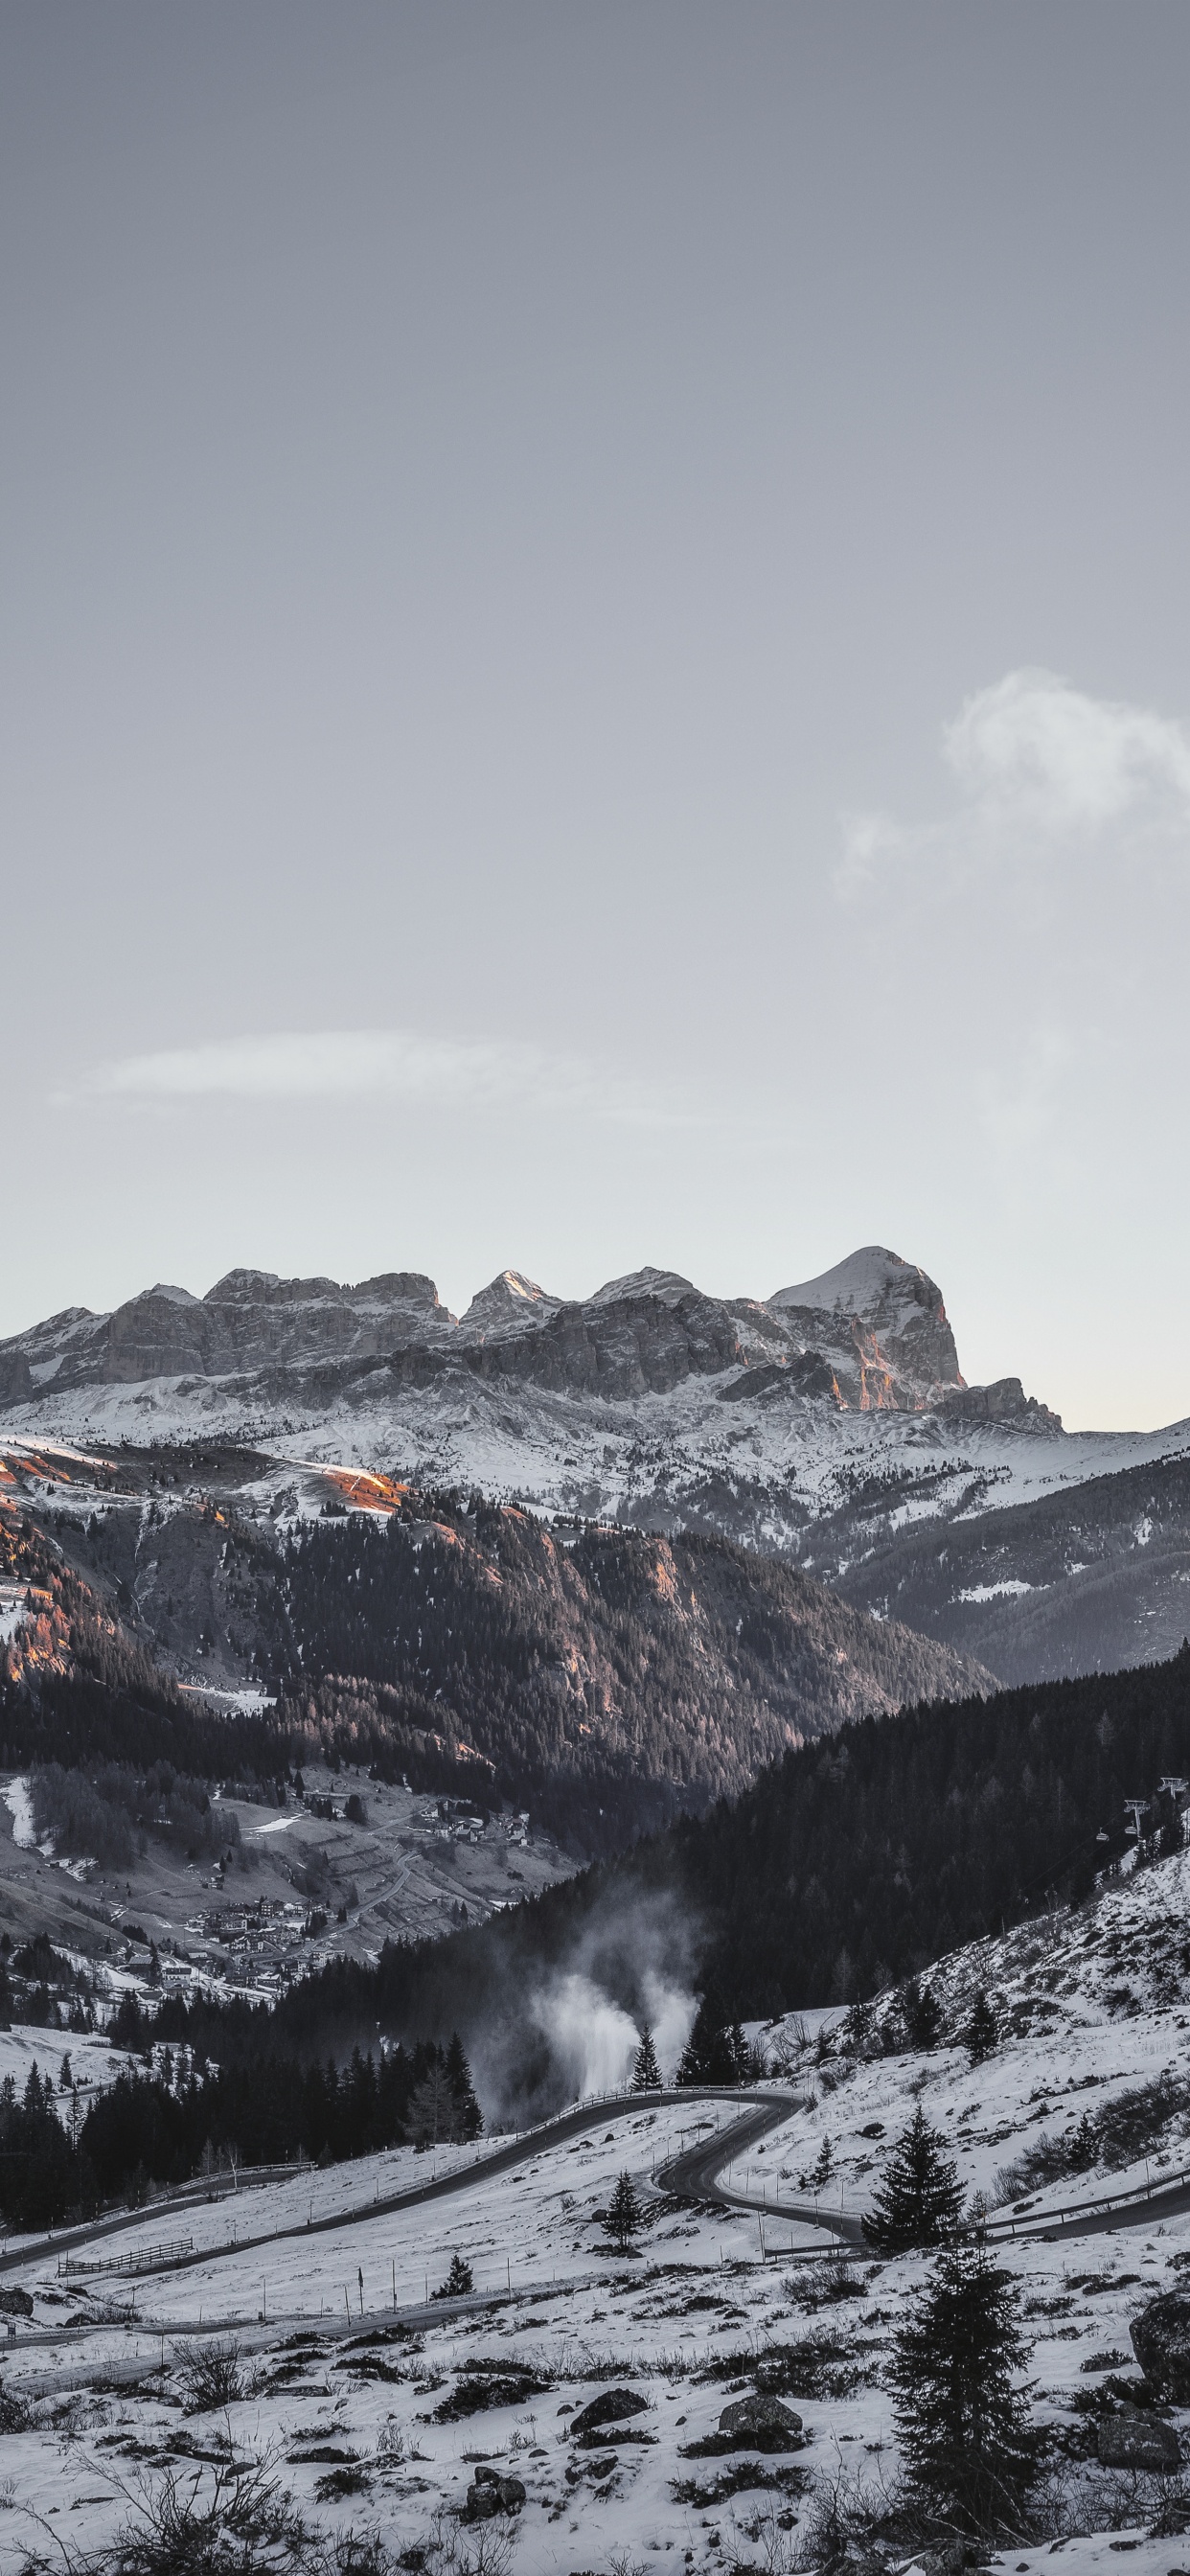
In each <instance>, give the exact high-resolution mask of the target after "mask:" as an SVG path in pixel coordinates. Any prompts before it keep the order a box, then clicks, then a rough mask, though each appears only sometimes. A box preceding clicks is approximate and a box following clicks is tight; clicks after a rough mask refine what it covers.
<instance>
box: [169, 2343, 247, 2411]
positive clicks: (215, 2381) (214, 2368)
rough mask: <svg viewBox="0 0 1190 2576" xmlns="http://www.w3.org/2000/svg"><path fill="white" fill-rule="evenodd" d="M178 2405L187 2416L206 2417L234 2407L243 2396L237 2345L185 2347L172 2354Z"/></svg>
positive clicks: (193, 2345)
mask: <svg viewBox="0 0 1190 2576" xmlns="http://www.w3.org/2000/svg"><path fill="white" fill-rule="evenodd" d="M175 2368H176V2370H177V2376H178V2387H179V2390H180V2392H181V2397H182V2404H183V2406H184V2407H185V2409H186V2413H187V2414H188V2415H210V2414H213V2413H214V2411H215V2409H216V2407H220V2406H234V2405H235V2404H236V2403H237V2401H238V2400H239V2399H240V2398H241V2397H242V2396H243V2394H244V2382H243V2378H242V2375H241V2372H240V2347H239V2345H238V2343H235V2342H232V2341H228V2342H224V2343H207V2344H202V2343H200V2344H187V2345H185V2347H184V2348H183V2349H182V2350H181V2351H179V2352H176V2353H175Z"/></svg>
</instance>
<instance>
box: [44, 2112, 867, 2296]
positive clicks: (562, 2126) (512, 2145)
mask: <svg viewBox="0 0 1190 2576" xmlns="http://www.w3.org/2000/svg"><path fill="white" fill-rule="evenodd" d="M700 2102H729V2103H731V2105H732V2107H733V2108H736V2107H738V2106H740V2105H741V2104H748V2105H750V2106H751V2109H750V2115H749V2116H747V2117H745V2118H744V2119H743V2120H736V2121H733V2122H732V2123H731V2124H730V2126H728V2127H727V2128H724V2129H721V2130H719V2131H718V2132H717V2133H716V2135H715V2137H714V2139H713V2140H709V2141H707V2142H706V2144H705V2145H704V2146H703V2147H702V2148H701V2149H699V2148H695V2149H693V2150H692V2151H691V2156H692V2158H693V2166H694V2169H695V2170H696V2171H698V2172H700V2173H701V2172H702V2171H703V2169H704V2168H705V2167H708V2166H710V2165H713V2167H714V2171H715V2172H718V2171H720V2170H721V2169H722V2167H723V2166H724V2165H725V2164H728V2163H730V2162H731V2160H732V2158H733V2157H735V2156H736V2155H738V2154H739V2152H740V2149H741V2147H743V2146H745V2145H748V2144H749V2143H750V2142H751V2139H752V2137H753V2136H761V2135H763V2133H764V2131H765V2130H767V2129H771V2128H773V2127H775V2126H776V2125H777V2123H778V2122H779V2121H781V2120H787V2119H788V2118H789V2115H790V2113H791V2111H794V2110H796V2109H797V2108H798V2100H797V2097H796V2096H791V2095H790V2094H788V2093H786V2094H779V2095H778V2094H772V2093H759V2092H752V2093H748V2092H745V2093H741V2092H739V2091H738V2090H736V2089H735V2088H734V2087H732V2086H728V2085H699V2086H698V2087H694V2086H690V2087H684V2088H683V2089H682V2090H681V2091H677V2090H673V2089H667V2090H665V2091H662V2092H656V2093H629V2094H624V2095H620V2096H618V2097H617V2098H616V2099H615V2100H614V2101H611V2102H580V2103H578V2104H576V2106H575V2108H574V2110H573V2111H563V2112H562V2113H561V2114H560V2116H559V2117H558V2118H557V2119H556V2120H551V2121H550V2122H549V2123H548V2125H547V2126H546V2127H544V2128H541V2129H536V2130H533V2131H531V2132H530V2133H529V2134H528V2136H524V2137H519V2138H513V2139H511V2140H510V2141H509V2144H508V2145H507V2146H506V2147H495V2148H493V2149H492V2150H491V2151H490V2152H489V2153H488V2154H487V2155H483V2156H477V2157H476V2158H475V2161H474V2163H472V2164H465V2165H456V2166H455V2168H454V2170H453V2172H451V2173H448V2174H439V2175H438V2177H437V2179H436V2180H434V2181H432V2182H424V2183H414V2184H412V2185H410V2186H409V2188H408V2189H406V2190H405V2191H396V2192H389V2193H387V2194H386V2195H385V2196H384V2197H383V2198H382V2199H379V2200H367V2201H361V2202H359V2203H357V2204H356V2205H355V2206H353V2207H349V2208H345V2209H339V2210H336V2211H334V2212H332V2214H331V2216H330V2217H328V2218H315V2219H302V2220H300V2221H299V2222H298V2224H297V2225H296V2226H292V2227H270V2228H262V2229H261V2230H259V2232H258V2233H256V2234H248V2235H241V2234H240V2233H239V2231H238V2230H237V2233H236V2238H235V2242H234V2243H233V2244H228V2245H215V2246H207V2247H201V2248H198V2249H197V2250H196V2251H195V2252H193V2253H191V2254H183V2255H179V2256H176V2257H175V2258H174V2259H173V2260H172V2261H171V2262H169V2263H162V2264H160V2265H155V2266H152V2267H149V2266H146V2271H145V2273H141V2274H138V2275H137V2277H138V2278H140V2279H144V2278H145V2277H147V2274H148V2272H149V2270H150V2269H152V2270H154V2271H159V2272H166V2271H169V2272H184V2271H189V2270H190V2269H191V2268H192V2266H194V2265H196V2264H200V2263H216V2262H221V2261H224V2260H226V2259H227V2258H228V2257H230V2256H233V2255H238V2254H243V2253H249V2252H251V2250H252V2249H253V2247H254V2246H258V2245H275V2244H280V2243H284V2242H285V2241H286V2239H287V2238H290V2237H296V2236H326V2235H331V2234H333V2233H334V2231H335V2229H336V2228H341V2227H356V2226H360V2225H362V2224H363V2223H364V2222H365V2221H367V2220H369V2219H373V2218H387V2217H391V2216H392V2214H393V2212H394V2211H396V2210H401V2209H414V2208H417V2207H418V2206H420V2204H421V2203H423V2202H426V2201H431V2200H445V2199H447V2198H448V2197H449V2196H450V2195H451V2194H452V2193H454V2192H459V2191H470V2190H472V2189H473V2188H474V2186H475V2185H476V2184H477V2183H484V2182H488V2181H491V2180H493V2179H494V2178H495V2177H496V2176H497V2175H498V2174H505V2173H512V2172H515V2171H516V2169H517V2167H518V2166H521V2165H527V2164H532V2162H533V2161H534V2158H535V2157H537V2156H540V2155H543V2154H545V2153H546V2152H547V2151H548V2149H549V2148H551V2147H555V2146H558V2145H560V2144H562V2143H563V2142H564V2141H565V2140H566V2139H568V2138H575V2137H580V2136H582V2134H583V2133H584V2131H587V2130H591V2129H601V2128H606V2126H607V2125H608V2123H609V2121H612V2120H622V2119H625V2118H637V2117H639V2115H640V2113H641V2112H642V2111H652V2110H658V2109H660V2108H662V2107H664V2106H667V2105H669V2104H671V2103H679V2104H681V2105H682V2106H683V2107H684V2108H685V2107H688V2108H689V2109H691V2110H695V2109H696V2108H697V2106H698V2104H699V2103H700ZM758 2121H759V2124H760V2125H759V2127H757V2125H756V2124H757V2122H758ZM688 2161H690V2158H686V2159H683V2158H681V2157H679V2158H677V2159H676V2164H677V2165H679V2166H680V2165H682V2164H683V2163H684V2162H688ZM673 2170H674V2168H673V2167H672V2166H666V2167H665V2168H664V2172H665V2175H666V2176H668V2175H669V2174H670V2173H671V2171H673ZM666 2187H667V2188H668V2189H673V2190H675V2191H678V2192H680V2193H681V2194H682V2195H683V2196H685V2197H693V2198H696V2199H703V2200H719V2201H721V2202H722V2203H723V2204H724V2206H725V2207H733V2208H734V2207H739V2208H744V2209H747V2208H750V2207H752V2206H754V2204H753V2203H751V2202H750V2201H747V2200H741V2199H737V2197H736V2196H735V2195H734V2194H731V2193H728V2192H723V2191H720V2190H719V2188H718V2187H717V2185H716V2184H715V2182H714V2177H713V2174H712V2175H711V2176H710V2179H709V2180H707V2181H706V2182H705V2183H702V2184H700V2185H699V2186H698V2187H697V2188H693V2187H692V2186H690V2185H688V2184H685V2183H683V2184H679V2183H677V2182H675V2183H672V2184H671V2183H669V2182H668V2181H667V2184H666ZM177 2206H178V2204H177V2202H176V2201H174V2202H171V2203H169V2204H167V2205H165V2206H163V2207H162V2210H161V2217H162V2220H163V2221H164V2219H165V2217H166V2215H167V2213H168V2214H170V2215H175V2216H176V2213H177ZM791 2214H793V2215H795V2216H798V2217H801V2216H803V2215H804V2216H805V2217H806V2218H807V2219H808V2220H809V2222H810V2224H812V2225H814V2224H816V2225H818V2226H821V2227H825V2228H828V2229H831V2228H833V2227H834V2225H835V2222H834V2221H827V2220H826V2219H822V2218H818V2219H816V2218H815V2215H814V2213H813V2212H812V2211H807V2212H805V2213H803V2212H800V2211H799V2212H795V2213H790V2212H788V2211H786V2210H782V2211H781V2213H780V2215H781V2216H782V2217H783V2218H784V2217H787V2216H789V2215H791ZM154 2215H155V2213H154V2211H153V2209H152V2208H148V2209H138V2210H133V2211H130V2212H129V2213H128V2214H127V2216H125V2217H122V2218H119V2219H112V2218H106V2219H100V2220H97V2221H96V2222H95V2223H94V2225H93V2226H89V2227H77V2228H71V2229H69V2230H66V2231H64V2232H63V2233H62V2234H61V2235H58V2236H54V2237H52V2238H49V2239H47V2240H46V2241H45V2244H44V2246H42V2247H34V2246H32V2245H29V2244H26V2245H25V2246H24V2247H22V2248H21V2249H20V2250H19V2251H17V2252H13V2253H10V2254H6V2255H0V2270H3V2271H15V2270H16V2269H17V2268H18V2267H19V2266H23V2265H25V2264H27V2263H30V2262H34V2261H36V2260H37V2259H38V2257H39V2255H40V2254H42V2253H50V2252H52V2253H55V2254H57V2255H59V2256H60V2255H62V2254H64V2253H74V2252H78V2251H80V2250H81V2249H82V2248H83V2247H84V2246H86V2245H89V2244H91V2243H94V2242H96V2241H98V2240H99V2239H101V2238H102V2237H105V2236H109V2235H112V2234H115V2233H117V2232H119V2231H122V2230H126V2229H128V2228H143V2227H145V2226H146V2225H150V2224H152V2221H153V2218H154Z"/></svg>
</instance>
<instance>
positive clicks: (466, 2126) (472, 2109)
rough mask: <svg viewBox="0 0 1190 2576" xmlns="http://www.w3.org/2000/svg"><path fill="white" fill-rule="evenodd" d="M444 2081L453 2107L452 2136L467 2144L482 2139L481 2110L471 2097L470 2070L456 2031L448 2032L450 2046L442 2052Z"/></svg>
mask: <svg viewBox="0 0 1190 2576" xmlns="http://www.w3.org/2000/svg"><path fill="white" fill-rule="evenodd" d="M446 2080H447V2083H448V2084H449V2086H450V2094H451V2101H452V2104H453V2106H454V2108H453V2118H452V2126H451V2135H452V2137H455V2138H462V2139H464V2140H466V2141H467V2142H468V2143H469V2142H470V2140H471V2139H472V2138H482V2136H483V2113H482V2111H481V2110H480V2107H479V2104H478V2102H477V2100H476V2098H475V2087H474V2085H473V2083H472V2081H471V2069H470V2067H469V2065H468V2064H467V2055H466V2051H465V2049H464V2047H463V2043H462V2040H461V2039H460V2037H459V2034H458V2032H457V2030H456V2031H452V2033H451V2041H450V2046H449V2048H448V2049H447V2052H446Z"/></svg>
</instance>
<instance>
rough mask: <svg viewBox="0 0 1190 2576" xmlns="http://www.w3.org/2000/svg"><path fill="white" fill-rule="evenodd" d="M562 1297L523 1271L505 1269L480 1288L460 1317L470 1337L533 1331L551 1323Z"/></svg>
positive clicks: (462, 1327) (460, 1323) (486, 1337)
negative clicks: (528, 1277)
mask: <svg viewBox="0 0 1190 2576" xmlns="http://www.w3.org/2000/svg"><path fill="white" fill-rule="evenodd" d="M561 1303H562V1300H561V1298H560V1297H551V1296H550V1294H549V1292H548V1290H547V1289H545V1288H539V1287H538V1285H537V1281H536V1280H535V1279H526V1277H525V1274H524V1272H523V1271H522V1270H501V1271H498V1272H497V1275H496V1277H495V1278H494V1279H492V1280H489V1282H488V1285H487V1287H486V1288H480V1289H479V1290H478V1291H477V1293H476V1295H475V1296H474V1297H473V1298H472V1300H471V1303H470V1305H469V1306H468V1307H467V1309H466V1312H465V1313H464V1314H463V1315H462V1316H460V1318H459V1330H460V1332H461V1333H464V1334H465V1335H466V1336H467V1339H468V1340H469V1341H470V1340H478V1341H486V1340H487V1339H488V1338H489V1336H490V1335H492V1334H494V1333H532V1332H536V1331H537V1330H538V1329H539V1327H540V1326H541V1325H542V1324H548V1323H549V1321H550V1318H551V1316H553V1315H556V1314H557V1312H558V1308H559V1306H560V1305H561Z"/></svg>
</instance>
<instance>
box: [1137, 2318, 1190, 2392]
mask: <svg viewBox="0 0 1190 2576" xmlns="http://www.w3.org/2000/svg"><path fill="white" fill-rule="evenodd" d="M1128 2332H1129V2334H1130V2335H1131V2337H1132V2349H1133V2351H1134V2353H1135V2354H1136V2358H1137V2360H1138V2362H1139V2363H1140V2366H1141V2369H1142V2370H1143V2372H1144V2375H1145V2378H1146V2379H1147V2380H1148V2382H1149V2385H1150V2387H1151V2388H1155V2389H1156V2391H1157V2394H1158V2396H1160V2397H1168V2398H1170V2399H1172V2401H1173V2404H1174V2405H1175V2406H1190V2291H1186V2290H1167V2291H1166V2292H1165V2293H1164V2295H1163V2296H1162V2297H1161V2298H1159V2299H1150V2301H1149V2304H1148V2306H1147V2308H1142V2309H1141V2312H1140V2315H1139V2316H1138V2317H1134V2318H1133V2320H1132V2323H1131V2325H1130V2326H1129V2329H1128Z"/></svg>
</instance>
